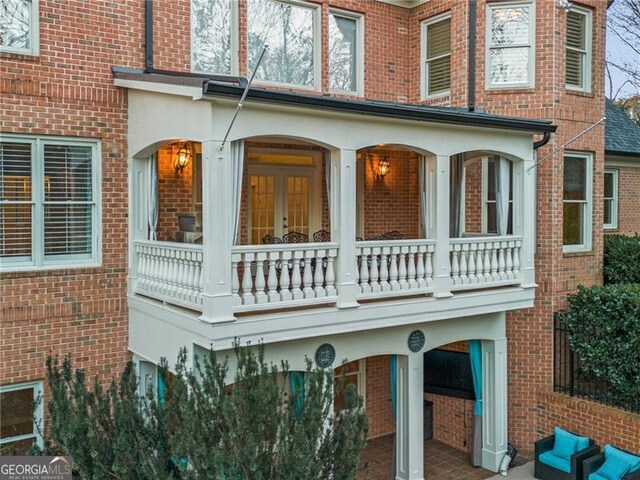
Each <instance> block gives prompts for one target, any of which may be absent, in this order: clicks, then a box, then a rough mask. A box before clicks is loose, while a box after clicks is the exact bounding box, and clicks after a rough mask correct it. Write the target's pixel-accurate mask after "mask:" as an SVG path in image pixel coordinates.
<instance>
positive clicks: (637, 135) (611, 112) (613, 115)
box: [604, 100, 640, 157]
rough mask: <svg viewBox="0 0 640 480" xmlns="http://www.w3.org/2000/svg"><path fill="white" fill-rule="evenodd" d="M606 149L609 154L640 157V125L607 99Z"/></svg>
mask: <svg viewBox="0 0 640 480" xmlns="http://www.w3.org/2000/svg"><path fill="white" fill-rule="evenodd" d="M606 115H607V123H606V127H605V142H604V143H605V145H604V150H605V152H606V153H607V154H609V155H623V156H633V157H640V126H638V124H637V123H636V122H634V121H633V120H631V118H629V117H628V116H627V114H626V113H624V111H623V110H622V109H621V108H620V107H618V106H617V105H616V104H615V103H613V102H612V101H611V100H607V107H606Z"/></svg>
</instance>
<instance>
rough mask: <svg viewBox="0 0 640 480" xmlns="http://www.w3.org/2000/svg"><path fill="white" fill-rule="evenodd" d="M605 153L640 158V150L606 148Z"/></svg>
mask: <svg viewBox="0 0 640 480" xmlns="http://www.w3.org/2000/svg"><path fill="white" fill-rule="evenodd" d="M604 154H605V155H615V156H616V157H629V158H640V153H638V152H620V151H617V150H605V151H604Z"/></svg>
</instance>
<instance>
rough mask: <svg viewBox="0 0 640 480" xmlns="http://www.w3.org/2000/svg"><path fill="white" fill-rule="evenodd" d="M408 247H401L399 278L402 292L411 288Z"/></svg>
mask: <svg viewBox="0 0 640 480" xmlns="http://www.w3.org/2000/svg"><path fill="white" fill-rule="evenodd" d="M407 250H408V248H407V247H400V255H399V256H398V267H399V268H398V278H399V282H398V283H399V284H400V289H401V290H406V289H408V288H409V282H407Z"/></svg>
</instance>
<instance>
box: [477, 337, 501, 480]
mask: <svg viewBox="0 0 640 480" xmlns="http://www.w3.org/2000/svg"><path fill="white" fill-rule="evenodd" d="M482 372H483V376H482V407H483V408H482V468H486V469H487V470H491V471H492V472H497V471H498V470H499V468H500V462H501V461H502V459H503V457H504V454H505V453H506V452H507V339H506V338H500V339H497V340H493V341H491V340H487V341H483V342H482Z"/></svg>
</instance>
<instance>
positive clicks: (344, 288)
mask: <svg viewBox="0 0 640 480" xmlns="http://www.w3.org/2000/svg"><path fill="white" fill-rule="evenodd" d="M330 175H331V199H330V201H331V208H330V212H331V216H332V217H331V239H332V240H333V239H336V240H337V241H338V243H339V244H340V249H339V250H338V269H337V270H338V271H337V279H338V281H337V285H338V307H339V308H354V307H357V306H358V302H357V301H356V295H357V293H358V288H359V287H358V283H357V268H358V266H357V261H356V152H355V150H332V151H331V173H330ZM334 241H335V240H334Z"/></svg>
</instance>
